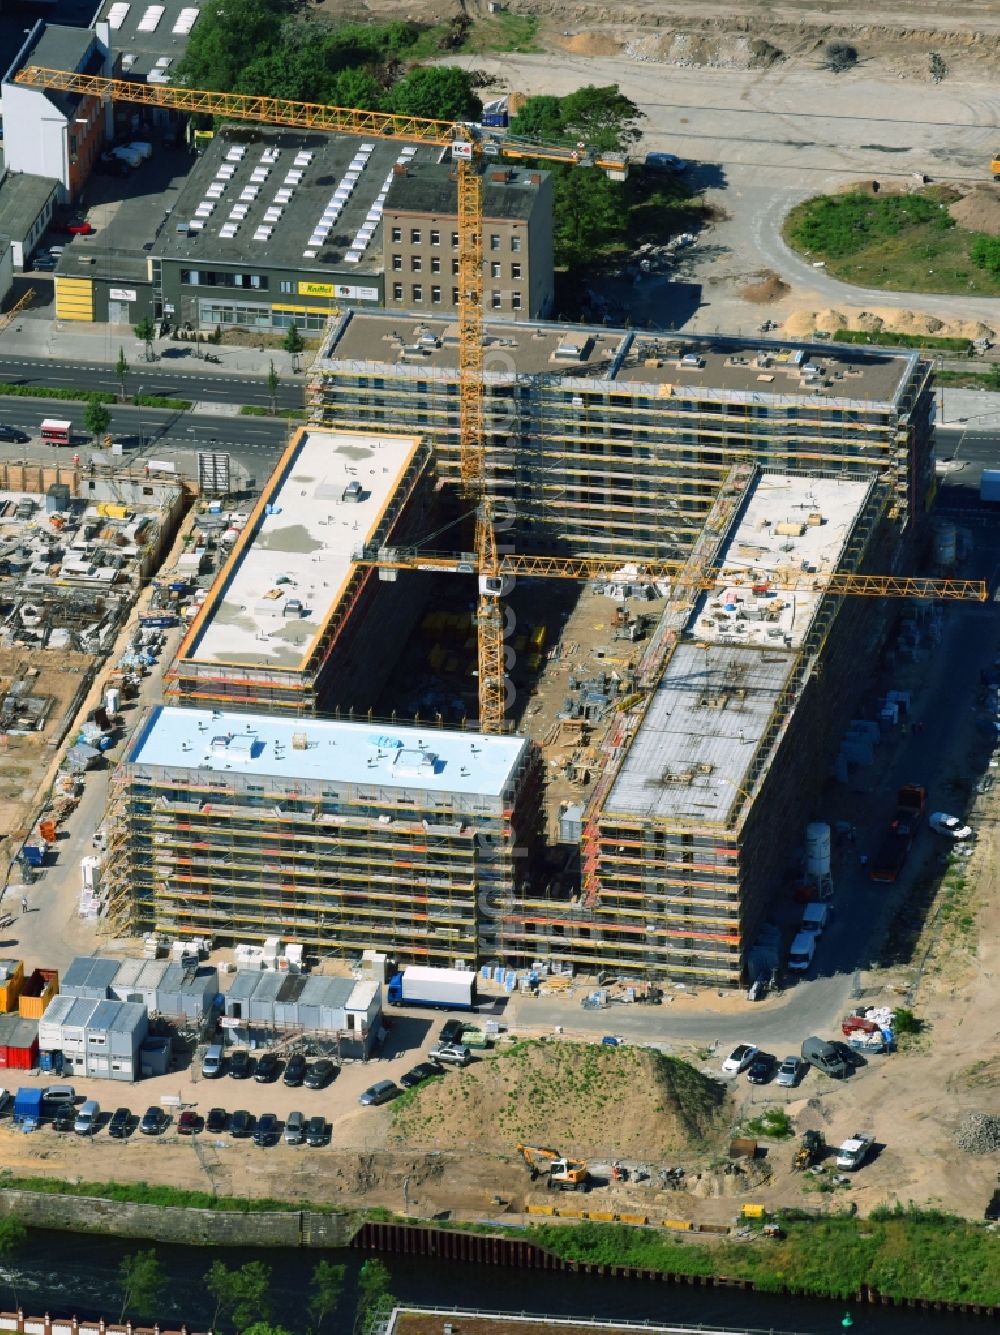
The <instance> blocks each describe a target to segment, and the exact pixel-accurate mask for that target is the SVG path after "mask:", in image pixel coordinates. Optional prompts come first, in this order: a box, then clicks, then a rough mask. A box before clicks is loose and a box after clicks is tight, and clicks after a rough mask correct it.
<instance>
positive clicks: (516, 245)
mask: <svg viewBox="0 0 1000 1335" xmlns="http://www.w3.org/2000/svg"><path fill="white" fill-rule="evenodd" d="M510 248H511V250H513V251H514V252H515V253H516V252H517V251H519V250H520V249H521V238H520V237H519V236H518V235H517V233H516V232H515V233H514V235H513V236H512V237H511V239H510Z"/></svg>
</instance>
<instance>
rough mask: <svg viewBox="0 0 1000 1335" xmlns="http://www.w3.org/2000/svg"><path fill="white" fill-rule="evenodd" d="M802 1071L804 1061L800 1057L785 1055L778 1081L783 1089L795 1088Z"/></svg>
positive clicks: (779, 1069) (779, 1070)
mask: <svg viewBox="0 0 1000 1335" xmlns="http://www.w3.org/2000/svg"><path fill="white" fill-rule="evenodd" d="M801 1071H802V1062H801V1060H800V1059H799V1058H798V1057H785V1058H784V1060H783V1061H782V1063H781V1065H780V1066H779V1067H778V1080H777V1083H778V1084H779V1085H781V1086H782V1088H783V1089H794V1088H795V1086H796V1085H797V1084H798V1083H799V1075H800V1074H801Z"/></svg>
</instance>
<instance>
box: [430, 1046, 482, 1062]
mask: <svg viewBox="0 0 1000 1335" xmlns="http://www.w3.org/2000/svg"><path fill="white" fill-rule="evenodd" d="M427 1055H428V1056H429V1057H430V1059H431V1061H435V1062H447V1063H448V1065H449V1066H468V1064H469V1062H471V1061H472V1049H471V1048H467V1047H466V1046H465V1044H464V1043H438V1045H437V1046H436V1047H433V1048H431V1050H430V1052H429V1053H428V1054H427Z"/></svg>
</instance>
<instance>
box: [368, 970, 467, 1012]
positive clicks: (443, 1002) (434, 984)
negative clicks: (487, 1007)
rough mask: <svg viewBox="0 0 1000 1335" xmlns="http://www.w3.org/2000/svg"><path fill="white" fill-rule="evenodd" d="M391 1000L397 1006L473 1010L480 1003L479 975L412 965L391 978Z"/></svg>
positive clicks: (389, 996)
mask: <svg viewBox="0 0 1000 1335" xmlns="http://www.w3.org/2000/svg"><path fill="white" fill-rule="evenodd" d="M388 1000H389V1001H390V1002H391V1003H392V1004H393V1005H395V1006H431V1007H434V1008H436V1009H438V1010H472V1008H473V1007H474V1006H475V1004H476V975H475V974H474V973H470V972H468V971H467V970H465V969H434V968H429V967H426V966H423V965H419V964H418V965H411V966H410V968H408V969H404V970H403V972H402V973H398V974H396V976H395V978H393V979H392V980H391V981H390V983H389V991H388Z"/></svg>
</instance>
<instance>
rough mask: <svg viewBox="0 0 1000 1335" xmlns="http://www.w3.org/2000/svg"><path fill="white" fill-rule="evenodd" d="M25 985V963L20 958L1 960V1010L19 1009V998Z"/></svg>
mask: <svg viewBox="0 0 1000 1335" xmlns="http://www.w3.org/2000/svg"><path fill="white" fill-rule="evenodd" d="M23 987H24V965H23V963H22V962H21V961H20V960H0V1011H2V1012H3V1013H4V1014H7V1012H8V1011H16V1010H17V999H18V997H19V996H20V995H21V989H22V988H23Z"/></svg>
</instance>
